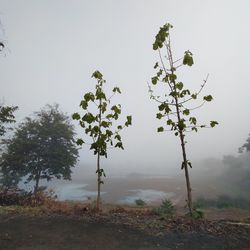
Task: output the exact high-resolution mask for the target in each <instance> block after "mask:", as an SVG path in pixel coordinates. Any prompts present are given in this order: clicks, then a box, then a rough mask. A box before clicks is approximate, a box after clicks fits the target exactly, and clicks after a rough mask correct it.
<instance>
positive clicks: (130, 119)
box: [125, 115, 132, 127]
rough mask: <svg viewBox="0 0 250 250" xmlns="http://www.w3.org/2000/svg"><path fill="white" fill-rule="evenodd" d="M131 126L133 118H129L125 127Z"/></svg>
mask: <svg viewBox="0 0 250 250" xmlns="http://www.w3.org/2000/svg"><path fill="white" fill-rule="evenodd" d="M129 125H132V116H131V115H130V116H127V121H126V122H125V126H126V127H128V126H129Z"/></svg>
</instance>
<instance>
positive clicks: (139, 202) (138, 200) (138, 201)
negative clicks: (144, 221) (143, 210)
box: [135, 199, 147, 207]
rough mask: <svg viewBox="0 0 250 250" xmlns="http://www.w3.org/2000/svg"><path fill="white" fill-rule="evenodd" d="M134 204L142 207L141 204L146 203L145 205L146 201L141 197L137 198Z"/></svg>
mask: <svg viewBox="0 0 250 250" xmlns="http://www.w3.org/2000/svg"><path fill="white" fill-rule="evenodd" d="M135 204H136V205H137V206H140V207H143V206H146V205H147V203H146V202H145V201H144V200H142V199H137V200H135Z"/></svg>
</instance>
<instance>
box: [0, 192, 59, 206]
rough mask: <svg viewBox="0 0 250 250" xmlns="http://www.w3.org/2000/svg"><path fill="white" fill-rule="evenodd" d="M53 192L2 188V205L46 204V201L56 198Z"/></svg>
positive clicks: (0, 196)
mask: <svg viewBox="0 0 250 250" xmlns="http://www.w3.org/2000/svg"><path fill="white" fill-rule="evenodd" d="M55 198H56V197H55V196H54V193H53V192H51V191H50V192H37V194H36V195H34V194H33V193H32V192H27V191H24V190H22V189H18V188H11V189H4V188H1V189H0V205H1V206H12V205H18V206H31V207H36V206H40V205H44V204H45V203H46V202H48V201H51V200H55Z"/></svg>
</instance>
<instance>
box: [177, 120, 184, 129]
mask: <svg viewBox="0 0 250 250" xmlns="http://www.w3.org/2000/svg"><path fill="white" fill-rule="evenodd" d="M178 128H179V130H184V129H185V128H186V124H185V120H184V119H181V120H180V121H179V122H178Z"/></svg>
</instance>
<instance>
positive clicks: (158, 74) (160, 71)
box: [157, 69, 163, 79]
mask: <svg viewBox="0 0 250 250" xmlns="http://www.w3.org/2000/svg"><path fill="white" fill-rule="evenodd" d="M162 72H163V70H162V69H160V70H159V71H158V72H157V77H160V76H161V75H162ZM158 79H159V78H158Z"/></svg>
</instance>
